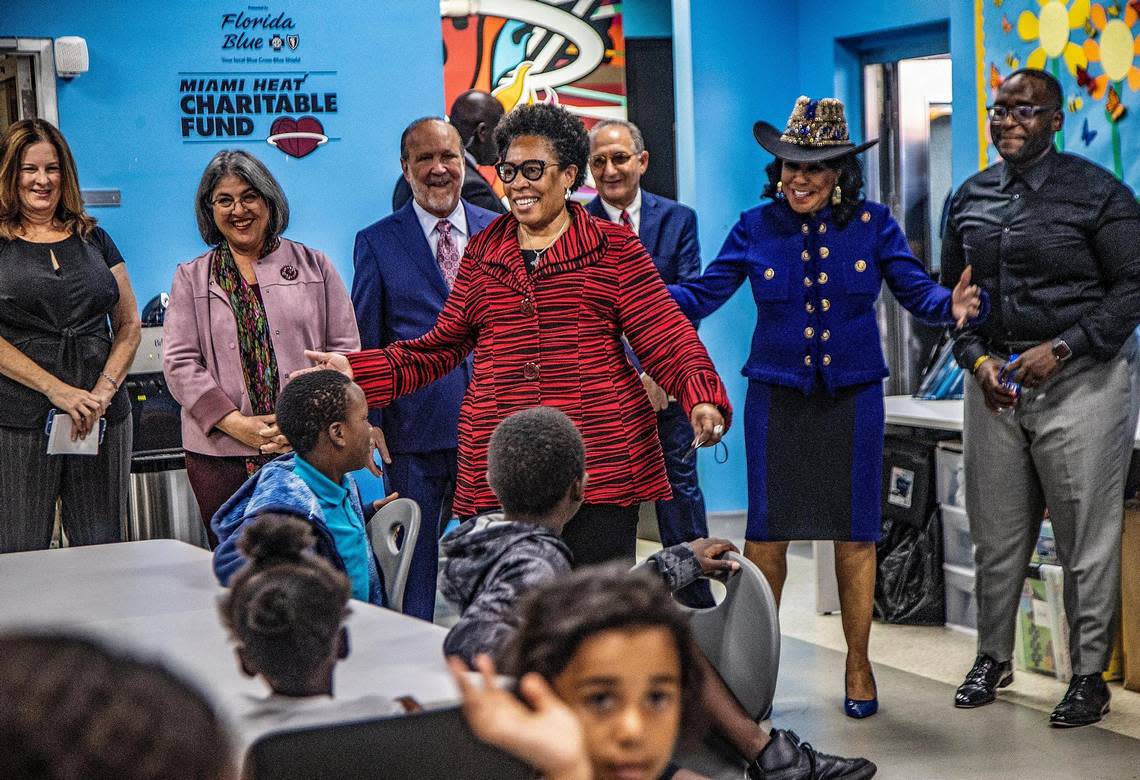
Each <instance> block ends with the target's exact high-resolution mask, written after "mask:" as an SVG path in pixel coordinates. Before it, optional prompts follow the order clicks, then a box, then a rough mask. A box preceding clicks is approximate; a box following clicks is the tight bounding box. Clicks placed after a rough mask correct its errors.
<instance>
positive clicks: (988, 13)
mask: <svg viewBox="0 0 1140 780" xmlns="http://www.w3.org/2000/svg"><path fill="white" fill-rule="evenodd" d="M977 9H978V14H979V19H978V20H977V23H978V28H979V30H980V37H981V39H982V47H983V48H982V51H983V55H982V56H981V57H980V58H979V59H980V63H979V64H980V65H981V68H982V70H983V72H982V73H981V74H979V75H980V76H981V78H979V79H978V92H979V95H978V102H979V105H982V104H983V103H988V102H989V101H990V100H991V99H992V97H993V93H994V91H995V90H996V89H997V87H998V86H999V85H1000V84H1001V82H1002V80H1003V79H1004V78H1005V77H1006V76H1007V75H1009V73H1011V72H1012V71H1014V70H1016V69H1018V68H1021V67H1028V68H1039V69H1041V70H1045V71H1047V72H1048V73H1051V74H1053V75H1054V76H1056V77H1057V78H1058V79H1059V80H1060V82H1061V85H1062V87H1063V88H1064V91H1065V100H1064V107H1063V108H1064V111H1065V125H1064V128H1063V129H1062V130H1061V132H1059V133H1057V139H1056V144H1057V148H1058V149H1062V150H1067V151H1072V152H1076V153H1078V154H1080V155H1082V156H1084V157H1087V158H1089V159H1091V160H1093V161H1094V162H1096V163H1098V164H1100V165H1103V166H1104V167H1105V168H1108V169H1109V170H1111V171H1112V172H1113V173H1115V174H1116V176H1117V178H1119V179H1122V180H1124V181H1125V182H1126V183H1128V184H1129V186H1131V187H1132V189H1133V190H1138V189H1140V125H1138V124H1137V123H1140V116H1138V115H1133V114H1131V113H1130V111H1129V109H1130V108H1133V107H1135V105H1136V102H1137V94H1136V93H1137V92H1138V91H1140V65H1138V63H1137V57H1138V56H1140V37H1137V36H1138V34H1140V27H1138V26H1137V21H1138V20H1140V0H1108V1H1107V2H1106V1H1105V0H1101V2H1096V3H1092V2H1090V0H978V6H977ZM985 122H986V117H985V114H984V112H983V113H982V114H981V116H980V119H979V143H980V145H981V147H982V148H985V149H986V150H987V151H986V153H985V154H984V155H983V156H982V157H983V159H982V161H981V162H982V164H983V165H985V164H990V163H993V162H995V161H996V160H997V159H998V155H997V151H996V150H995V149H994V148H993V146H992V145H991V144H990V143H989V134H988V130H987V128H986V124H985Z"/></svg>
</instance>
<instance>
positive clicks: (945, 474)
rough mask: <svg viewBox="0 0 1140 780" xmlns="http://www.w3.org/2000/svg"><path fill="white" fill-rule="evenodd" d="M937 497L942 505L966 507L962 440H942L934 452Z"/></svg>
mask: <svg viewBox="0 0 1140 780" xmlns="http://www.w3.org/2000/svg"><path fill="white" fill-rule="evenodd" d="M934 472H935V477H934V483H935V484H934V491H935V498H936V499H937V500H938V503H939V504H941V505H942V506H956V507H959V508H961V509H965V507H966V469H965V463H964V461H963V460H962V442H960V441H942V442H939V443H938V449H937V451H936V452H935V454H934Z"/></svg>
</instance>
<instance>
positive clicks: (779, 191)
mask: <svg viewBox="0 0 1140 780" xmlns="http://www.w3.org/2000/svg"><path fill="white" fill-rule="evenodd" d="M776 197H777V198H782V197H784V182H783V180H781V181H778V182H776Z"/></svg>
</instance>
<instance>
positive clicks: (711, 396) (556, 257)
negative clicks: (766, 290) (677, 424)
mask: <svg viewBox="0 0 1140 780" xmlns="http://www.w3.org/2000/svg"><path fill="white" fill-rule="evenodd" d="M569 209H570V214H571V217H572V221H571V225H570V227H569V228H568V229H567V230H566V232H565V233H563V235H562V237H561V238H559V239H558V240H557V241H555V243H554V245H553V246H551V247H550V249H549V250H547V251H546V252H545V253H544V254H543V256H542V260H541V262H540V264H539V266H538V268H537V269H536V270H535V271H534V273H533V274H530V273H528V272H527V270H526V268H525V266H524V264H523V260H522V253H521V251H520V249H519V243H518V237H517V233H516V231H517V228H518V222H517V220H515V218H514V217H513V216H511V215H510V214H506V215H504V216H502V217H499V218H498V219H496V220H495V221H494V222H492V223H491V224H490V225H489V226H488V227H487V228H486V229H484V230H483V232H481V233H479V234H478V235H477V236H475V237H474V238H472V239H471V241H470V242H469V243H468V244H467V251H466V252H465V253H464V255H463V260H462V262H461V263H460V266H459V274H458V276H457V277H456V280H455V286H454V288H453V289H452V291H451V295H450V296H448V298H447V302H446V303H445V304H444V307H443V311H441V312H440V314H439V318H438V319H437V320H436V324H435V327H434V328H433V329H432V330H430V331H429V332H427V333H425V334H424V335H423V336H421V337H419V338H417V339H411V340H409V341H400V342H396V343H394V344H390V345H388V346H387V347H385V348H384V349H380V350H366V351H363V352H357V353H355V354H351V355H349V356H348V357H349V361H350V363H351V364H352V369H353V372H354V374H355V377H356V381H357V382H358V383H359V384H360V386H361V387H362V388H364V392H365V395H366V396H367V398H368V403H369V405H370V406H374V407H383V406H384V405H386V404H388V403H389V402H391V400H392V399H393V398H397V397H399V396H401V395H404V394H405V393H410V392H412V391H414V390H417V389H419V388H421V387H423V386H424V385H426V384H428V383H429V382H431V381H432V380H434V379H437V378H439V377H441V376H444V375H445V374H446V373H447V372H449V371H451V370H452V369H453V368H455V367H456V366H457V365H459V362H460V361H461V360H463V359H464V358H465V357H466V355H467V354H468V353H469V352H470V351H471V350H472V349H473V350H475V361H474V362H475V370H474V375H473V377H472V380H471V384H470V386H469V387H468V389H467V394H466V396H465V397H464V399H463V405H462V407H461V408H460V413H459V475H458V479H457V484H456V490H455V500H454V510H455V513H456V514H457V515H460V516H468V515H473V514H476V513H479V512H483V511H486V510H488V509H492V508H495V507H497V506H498V502H497V501H496V499H495V495H494V493H492V492H491V488H490V486H489V485H488V484H487V480H486V471H487V443H488V441H489V440H490V438H491V432H492V431H493V430H494V429H495V426H496V425H498V423H499V422H500V421H501V420H502V419H503V418H505V417H507V416H508V415H510V414H511V413H512V412H516V411H519V410H521V409H526V408H529V407H532V406H539V405H546V406H555V407H557V408H559V409H561V410H562V411H563V412H565V413H566V415H567V416H569V417H570V419H571V420H573V421H574V424H575V425H577V426H578V430H579V431H581V433H582V438H583V439H584V441H585V444H586V468H587V470H588V471H589V474H590V479H589V482H588V483H587V487H586V501H587V502H588V503H594V504H620V505H627V506H628V505H630V504H635V503H638V502H640V501H654V500H658V499H668V498H669V497H670V495H671V493H670V489H669V483H668V480H667V479H666V477H665V465H664V460H663V458H662V454H661V446H660V444H659V442H658V438H657V421H656V416H655V415H654V413H653V409H652V408H651V407H650V404H649V400H648V398H647V397H646V394H645V390H644V388H643V387H642V384H641V381H640V380H639V379H638V375H637V372H636V371H635V370H634V369H633V367H632V366H631V365H630V364H629V361H628V360H627V358H626V356H625V353H624V351H623V346H622V342H621V336H622V334H625V336H626V338H627V339H628V340H629V343H630V345H631V346H632V348H633V351H634V353H635V354H636V355H637V357H638V358H639V359H640V361H641V364H642V367H643V368H644V370H645V371H646V372H647V373H648V374H649V375H650V376H652V377H653V378H654V379H655V380H656V381H657V383H658V384H660V385H661V386H662V387H664V388H665V390H667V391H668V392H669V393H670V394H672V395H674V396H676V397H677V398H678V399H679V400H680V402H681V404H682V405H683V406H684V408H685V410H686V412H689V411H691V410H692V407H693V406H694V405H696V404H698V403H702V402H707V403H712V404H716V405H717V406H718V407H719V408H720V409H721V411H722V412H723V414H724V416H725V421H726V424H727V423H728V422H729V421H730V415H731V407H730V405H729V402H728V395H727V393H726V392H725V388H724V385H723V384H722V383H721V381H720V377H718V376H717V374H716V371H715V369H714V368H713V365H712V361H711V360H710V359H709V356H708V353H707V352H706V351H705V348H704V345H702V344H701V342H700V340H699V339H698V338H697V333H696V331H695V330H694V329H693V326H692V325H691V324H689V321H688V320H687V319H685V316H684V315H683V314H681V311H680V309H678V308H677V305H676V304H675V303H674V302H673V299H672V298H671V297H670V296H669V293H668V292H667V291H666V290H665V285H664V284H662V282H661V279H660V277H659V276H658V274H657V269H656V268H655V267H654V265H653V261H652V260H651V259H650V257H649V254H648V253H647V252H646V251H645V249H644V248H643V247H642V245H641V242H639V241H638V240H637V237H636V236H634V235H633V233H631V232H630V231H629V230H628V229H626V228H625V227H624V226H620V225H616V224H614V223H611V222H608V221H603V220H598V219H595V218H594V217H591V216H590V215H589V214H587V213H586V211H585V209H583V208H582V207H581V206H578V205H577V204H571V205H570V206H569Z"/></svg>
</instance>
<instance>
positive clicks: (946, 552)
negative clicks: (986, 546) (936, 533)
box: [941, 504, 974, 573]
mask: <svg viewBox="0 0 1140 780" xmlns="http://www.w3.org/2000/svg"><path fill="white" fill-rule="evenodd" d="M941 512H942V562H943V563H948V564H950V565H951V566H957V567H958V568H960V569H966V570H968V571H969V572H971V573H973V571H974V540H973V539H972V538H971V537H970V519H969V518H968V517H967V516H966V510H965V509H959V508H958V507H954V506H950V505H949V504H943V505H942V509H941Z"/></svg>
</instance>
